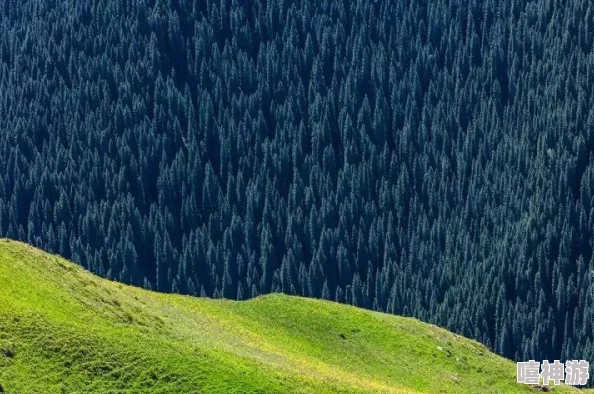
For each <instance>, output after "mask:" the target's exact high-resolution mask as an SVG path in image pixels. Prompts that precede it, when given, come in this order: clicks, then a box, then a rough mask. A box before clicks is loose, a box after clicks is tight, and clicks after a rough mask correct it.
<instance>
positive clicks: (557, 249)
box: [0, 0, 594, 361]
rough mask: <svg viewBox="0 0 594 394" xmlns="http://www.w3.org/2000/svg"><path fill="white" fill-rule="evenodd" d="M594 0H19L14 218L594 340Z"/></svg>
mask: <svg viewBox="0 0 594 394" xmlns="http://www.w3.org/2000/svg"><path fill="white" fill-rule="evenodd" d="M593 7H594V6H593V5H592V3H591V2H589V1H584V0H569V1H561V0H505V1H494V0H488V1H482V0H472V1H466V0H435V1H431V2H427V1H420V0H411V1H397V0H391V1H375V2H374V1H369V0H358V1H351V0H322V1H296V0H255V1H239V0H216V1H211V0H96V1H75V0H0V168H1V169H2V171H1V172H0V235H1V236H6V237H10V238H14V239H20V240H25V241H27V242H29V243H31V244H33V245H35V246H39V247H41V248H43V249H45V250H48V251H52V252H56V253H59V254H61V255H62V256H65V257H68V258H71V259H73V260H75V261H76V262H78V263H79V264H81V265H83V266H84V267H87V268H88V269H90V270H91V271H93V272H95V273H98V274H100V275H103V276H105V277H108V278H114V279H117V280H120V281H123V282H125V283H132V284H137V285H143V286H145V287H147V288H152V289H156V290H159V291H165V292H171V291H172V292H180V293H188V294H196V295H201V294H202V295H209V296H215V297H225V298H231V299H246V298H250V297H254V296H256V295H259V294H264V293H270V292H277V291H282V292H284V293H288V294H297V295H304V296H311V297H323V298H326V299H332V300H338V301H340V302H346V303H349V304H354V305H358V306H363V307H366V308H373V309H376V310H379V311H387V312H390V313H397V314H403V315H411V316H416V317H419V318H421V319H423V320H425V321H429V322H434V323H437V324H439V325H442V326H446V327H448V328H450V329H452V330H454V331H456V332H458V333H461V334H464V335H467V336H470V337H473V338H476V339H478V340H480V341H481V342H482V343H484V344H486V345H488V346H489V347H491V348H492V349H494V350H495V351H496V352H498V353H500V354H502V355H505V356H507V357H512V358H517V359H523V360H526V359H528V358H534V359H537V360H542V359H547V358H548V359H551V360H552V359H554V358H559V359H562V360H565V359H572V358H577V359H581V358H584V359H588V360H590V361H592V360H594V345H593V343H592V341H593V340H594V330H593V327H592V322H593V321H594V306H593V305H594V303H593V301H594V297H593V294H592V290H593V289H592V288H593V283H592V275H591V270H592V260H593V259H592V256H593V254H592V232H593V226H594V211H593V208H594V201H593V197H594V156H593V155H592V153H593V150H594V100H593V96H592V93H593V90H592V83H593V81H594V53H593V51H592V49H593V39H594V19H593V16H594V14H593V12H594V10H593Z"/></svg>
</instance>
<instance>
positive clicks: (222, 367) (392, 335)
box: [0, 240, 583, 394]
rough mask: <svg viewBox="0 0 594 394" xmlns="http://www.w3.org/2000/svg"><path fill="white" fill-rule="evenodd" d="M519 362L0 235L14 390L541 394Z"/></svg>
mask: <svg viewBox="0 0 594 394" xmlns="http://www.w3.org/2000/svg"><path fill="white" fill-rule="evenodd" d="M515 368H516V367H515V363H513V362H512V361H509V360H506V359H503V358H501V357H499V356H497V355H494V354H492V353H491V352H489V350H488V349H487V348H485V347H484V346H482V345H480V344H479V343H477V342H475V341H472V340H469V339H466V338H463V337H461V336H458V335H455V334H453V333H451V332H448V331H446V330H443V329H440V328H438V327H435V326H433V325H430V324H425V323H422V322H420V321H418V320H415V319H411V318H403V317H398V316H390V315H386V314H381V313H376V312H371V311H366V310H362V309H358V308H354V307H349V306H344V305H339V304H335V303H331V302H326V301H319V300H312V299H304V298H298V297H289V296H284V295H268V296H264V297H260V298H257V299H253V300H250V301H244V302H236V301H226V300H212V299H202V298H192V297H186V296H179V295H171V294H159V293H155V292H150V291H146V290H143V289H138V288H133V287H129V286H125V285H122V284H119V283H115V282H111V281H108V280H105V279H101V278H98V277H96V276H94V275H92V274H90V273H89V272H86V271H85V270H84V269H83V268H81V267H79V266H77V265H75V264H73V263H70V262H68V261H66V260H64V259H62V258H59V257H56V256H53V255H50V254H47V253H44V252H41V251H39V250H37V249H34V248H32V247H29V246H27V245H25V244H22V243H17V242H13V241H8V240H1V241H0V385H1V386H2V388H3V390H4V391H5V392H6V393H8V394H21V393H23V394H29V393H38V394H52V393H56V394H58V393H59V394H62V393H68V394H70V393H85V394H87V393H101V394H106V393H114V394H116V393H118V394H119V393H122V394H124V393H127V394H133V393H134V394H135V393H163V394H164V393H176V394H177V393H194V394H198V393H202V394H211V393H212V394H214V393H220V394H231V393H238V394H239V393H261V394H268V393H279V394H281V393H282V394H287V393H312V394H324V393H530V392H532V393H536V392H537V389H535V388H532V387H528V386H524V385H520V384H517V383H516V382H515V380H516V369H515ZM553 391H554V392H576V393H577V392H578V390H577V389H574V388H571V387H561V386H560V387H556V388H555V389H554V390H553ZM582 392H583V391H582Z"/></svg>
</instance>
